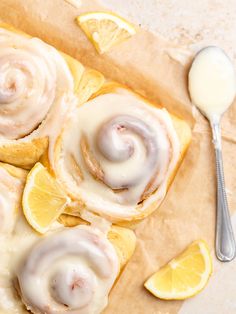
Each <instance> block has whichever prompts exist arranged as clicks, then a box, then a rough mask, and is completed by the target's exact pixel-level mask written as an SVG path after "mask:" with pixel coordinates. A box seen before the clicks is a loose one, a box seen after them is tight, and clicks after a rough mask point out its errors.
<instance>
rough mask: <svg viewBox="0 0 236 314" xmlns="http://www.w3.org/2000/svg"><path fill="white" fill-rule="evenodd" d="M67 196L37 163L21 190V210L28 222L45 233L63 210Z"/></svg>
mask: <svg viewBox="0 0 236 314" xmlns="http://www.w3.org/2000/svg"><path fill="white" fill-rule="evenodd" d="M67 203H68V198H67V196H66V195H65V193H64V191H63V190H62V189H61V187H60V185H59V184H58V183H57V182H56V180H55V179H54V178H53V177H52V176H51V175H50V174H49V173H48V171H47V169H46V168H45V167H44V166H43V165H42V164H41V163H39V162H38V163H37V164H36V165H35V166H34V167H33V168H32V170H31V171H30V172H29V174H28V176H27V180H26V185H25V189H24V192H23V200H22V205H23V212H24V215H25V217H26V219H27V221H28V223H29V224H30V225H31V226H32V227H33V228H34V229H35V230H37V231H38V232H40V233H45V232H46V231H47V230H48V229H49V228H50V226H51V224H52V223H53V222H54V221H55V220H56V219H57V218H58V217H59V216H60V214H61V213H62V212H63V211H64V208H65V206H66V204H67Z"/></svg>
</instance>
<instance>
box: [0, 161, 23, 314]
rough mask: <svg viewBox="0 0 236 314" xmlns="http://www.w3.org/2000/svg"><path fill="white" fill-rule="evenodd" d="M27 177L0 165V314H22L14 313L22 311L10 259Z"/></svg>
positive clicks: (17, 170)
mask: <svg viewBox="0 0 236 314" xmlns="http://www.w3.org/2000/svg"><path fill="white" fill-rule="evenodd" d="M26 174H27V171H25V170H22V169H19V168H16V167H13V166H10V165H7V164H2V163H0V256H1V258H0V313H4V314H15V313H23V311H21V312H17V311H15V309H16V307H17V308H18V309H19V310H22V308H23V307H22V306H21V302H20V300H18V298H17V297H16V296H15V289H14V287H13V284H12V280H13V274H12V266H13V265H12V255H13V252H14V250H15V248H16V243H14V241H13V235H14V231H15V226H16V224H17V222H18V220H19V215H20V203H21V194H22V190H23V186H24V182H25V179H26ZM18 244H19V243H17V245H18Z"/></svg>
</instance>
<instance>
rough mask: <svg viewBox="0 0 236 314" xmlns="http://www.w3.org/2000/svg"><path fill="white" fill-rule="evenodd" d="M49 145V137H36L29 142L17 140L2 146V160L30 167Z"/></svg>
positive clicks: (0, 148)
mask: <svg viewBox="0 0 236 314" xmlns="http://www.w3.org/2000/svg"><path fill="white" fill-rule="evenodd" d="M47 147H48V138H47V137H42V138H36V139H33V140H29V141H28V142H23V141H15V142H13V143H9V144H8V143H7V144H3V145H1V146H0V160H1V161H3V162H6V163H9V164H12V165H14V166H18V167H22V168H25V169H30V168H32V167H33V165H34V164H35V163H36V162H37V161H38V160H39V159H40V158H41V156H42V155H43V153H44V152H45V150H46V149H47Z"/></svg>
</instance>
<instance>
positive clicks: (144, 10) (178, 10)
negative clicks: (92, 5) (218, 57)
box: [99, 0, 236, 60]
mask: <svg viewBox="0 0 236 314" xmlns="http://www.w3.org/2000/svg"><path fill="white" fill-rule="evenodd" d="M99 2H100V3H101V4H102V5H104V6H106V7H107V8H109V9H110V10H113V11H116V12H118V13H120V14H121V15H123V16H125V17H127V18H128V19H130V20H131V21H133V22H134V23H135V24H140V25H141V26H142V27H143V28H145V29H147V30H149V31H151V32H153V33H156V34H160V35H162V36H164V37H165V38H167V39H169V40H171V41H172V42H175V43H176V44H181V45H183V46H186V45H194V44H195V43H201V44H205V43H207V44H208V43H210V44H218V45H220V46H221V47H223V48H224V49H226V50H227V52H228V53H229V54H230V56H231V57H234V59H235V60H236V1H235V0H197V1H194V0H164V1H163V0H119V1H117V0H99Z"/></svg>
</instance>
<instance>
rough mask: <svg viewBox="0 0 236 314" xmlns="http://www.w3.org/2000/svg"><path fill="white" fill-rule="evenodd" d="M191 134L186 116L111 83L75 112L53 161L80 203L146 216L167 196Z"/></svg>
mask: <svg viewBox="0 0 236 314" xmlns="http://www.w3.org/2000/svg"><path fill="white" fill-rule="evenodd" d="M190 137H191V132H190V129H189V127H188V125H187V124H186V123H185V122H184V121H183V120H181V119H178V118H175V117H173V116H171V115H170V114H169V113H168V112H167V110H165V109H161V108H157V107H154V106H152V105H151V104H150V103H148V102H147V101H146V100H144V99H143V98H141V97H140V96H138V95H137V94H135V93H133V92H131V91H129V90H127V89H126V88H123V87H120V86H118V85H116V84H112V83H110V84H107V85H104V87H103V88H102V89H101V90H100V92H99V93H97V95H96V97H93V98H92V99H91V100H90V101H88V102H87V103H85V104H84V105H82V106H81V107H79V108H77V109H76V110H75V111H74V112H73V114H72V115H71V118H70V120H69V121H67V123H66V125H65V127H64V129H63V132H62V134H61V135H60V138H59V139H58V141H57V147H56V149H55V150H54V151H55V152H56V154H54V155H51V156H50V166H51V168H52V170H53V171H54V173H55V175H56V177H57V178H58V179H59V180H60V182H61V183H62V184H63V185H64V186H65V188H66V190H67V192H68V194H69V195H70V196H71V198H72V199H73V200H78V202H79V204H80V205H79V206H80V208H81V209H87V210H90V211H92V212H94V213H96V214H98V215H102V216H104V217H105V218H108V219H110V220H111V221H116V222H117V221H127V220H128V221H130V220H134V219H141V218H143V217H145V216H147V215H148V214H149V213H150V212H152V211H153V210H154V209H155V208H156V207H157V206H158V205H159V204H160V203H161V201H162V200H163V198H164V196H165V194H166V190H167V187H168V184H169V183H170V180H171V178H173V175H174V173H175V171H176V168H177V166H178V164H179V162H180V160H181V159H182V157H183V154H184V152H185V150H186V148H187V146H188V144H189V141H190ZM72 214H73V212H72Z"/></svg>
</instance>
